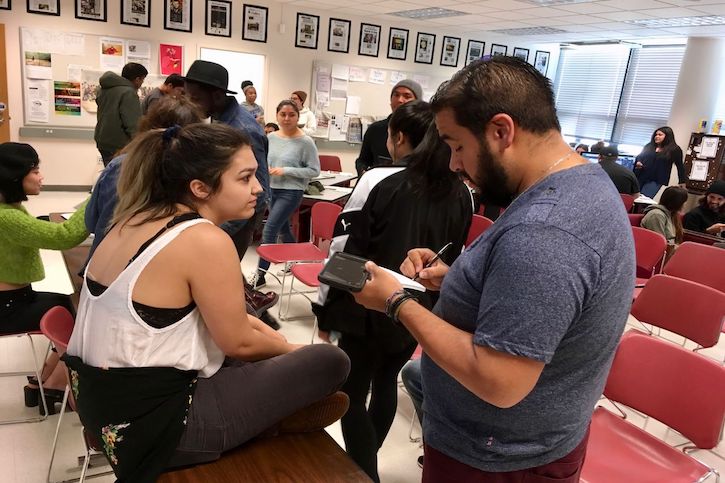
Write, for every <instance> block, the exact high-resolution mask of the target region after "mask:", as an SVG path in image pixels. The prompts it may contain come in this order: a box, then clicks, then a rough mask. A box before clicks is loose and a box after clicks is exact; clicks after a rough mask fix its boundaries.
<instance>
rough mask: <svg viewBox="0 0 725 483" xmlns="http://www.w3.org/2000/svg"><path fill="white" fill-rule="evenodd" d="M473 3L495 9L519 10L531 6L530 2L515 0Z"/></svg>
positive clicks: (490, 0)
mask: <svg viewBox="0 0 725 483" xmlns="http://www.w3.org/2000/svg"><path fill="white" fill-rule="evenodd" d="M475 3H477V4H478V5H481V6H483V7H491V8H495V9H497V10H519V9H522V8H531V4H530V3H524V2H517V1H516V0H484V1H479V2H475Z"/></svg>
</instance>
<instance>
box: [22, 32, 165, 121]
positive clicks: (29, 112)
mask: <svg viewBox="0 0 725 483" xmlns="http://www.w3.org/2000/svg"><path fill="white" fill-rule="evenodd" d="M102 40H106V42H105V45H102V44H103V42H102ZM108 40H111V41H110V42H109V41H108ZM20 49H21V52H20V58H21V64H22V70H23V72H22V74H23V75H22V81H23V108H24V112H25V125H26V126H43V127H67V128H73V127H77V128H92V127H94V126H95V125H96V113H95V97H93V96H91V95H90V93H91V92H93V93H95V88H96V86H97V85H98V78H99V77H100V75H101V74H103V72H105V71H107V70H112V71H114V72H116V73H117V74H119V75H120V74H121V69H122V68H123V66H124V65H125V63H126V62H138V63H140V64H143V65H145V66H146V68H147V69H148V71H149V75H148V76H147V77H146V81H145V82H144V85H143V87H142V88H141V89H140V90H139V96H141V97H143V96H144V95H145V94H146V93H147V92H149V91H150V90H151V89H153V88H154V87H158V86H159V85H160V84H161V83H162V82H163V80H164V79H165V78H166V76H159V75H157V74H156V73H157V72H158V70H159V69H158V65H159V44H158V42H152V41H147V40H138V41H137V40H132V39H124V38H118V37H113V38H107V37H103V36H100V35H93V34H80V33H69V32H60V31H51V30H42V29H34V28H28V27H21V28H20ZM102 50H103V51H104V52H105V53H106V54H105V56H102ZM112 65H113V66H112Z"/></svg>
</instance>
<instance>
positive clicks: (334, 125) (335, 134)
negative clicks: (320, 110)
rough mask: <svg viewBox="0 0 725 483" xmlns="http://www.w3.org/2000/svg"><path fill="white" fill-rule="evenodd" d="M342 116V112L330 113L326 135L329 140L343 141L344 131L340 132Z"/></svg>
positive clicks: (344, 137)
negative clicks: (328, 128)
mask: <svg viewBox="0 0 725 483" xmlns="http://www.w3.org/2000/svg"><path fill="white" fill-rule="evenodd" d="M343 118H344V116H343V115H342V114H331V115H330V133H329V135H328V137H327V139H329V140H330V141H345V140H346V136H345V133H344V132H342V123H343Z"/></svg>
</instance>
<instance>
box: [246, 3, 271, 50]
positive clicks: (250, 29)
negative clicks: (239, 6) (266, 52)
mask: <svg viewBox="0 0 725 483" xmlns="http://www.w3.org/2000/svg"><path fill="white" fill-rule="evenodd" d="M267 13H268V10H267V7H260V6H257V5H245V6H244V16H243V18H242V40H251V41H252V42H266V41H267Z"/></svg>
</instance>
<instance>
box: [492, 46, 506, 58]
mask: <svg viewBox="0 0 725 483" xmlns="http://www.w3.org/2000/svg"><path fill="white" fill-rule="evenodd" d="M508 50H509V48H508V47H506V46H505V45H500V44H491V57H495V56H497V55H506V54H507V53H508Z"/></svg>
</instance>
